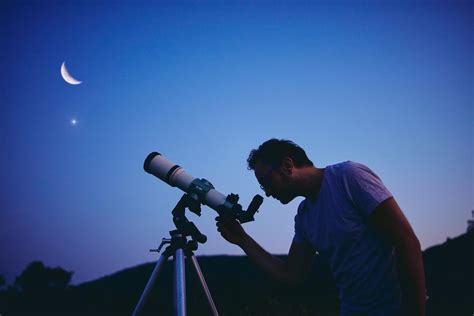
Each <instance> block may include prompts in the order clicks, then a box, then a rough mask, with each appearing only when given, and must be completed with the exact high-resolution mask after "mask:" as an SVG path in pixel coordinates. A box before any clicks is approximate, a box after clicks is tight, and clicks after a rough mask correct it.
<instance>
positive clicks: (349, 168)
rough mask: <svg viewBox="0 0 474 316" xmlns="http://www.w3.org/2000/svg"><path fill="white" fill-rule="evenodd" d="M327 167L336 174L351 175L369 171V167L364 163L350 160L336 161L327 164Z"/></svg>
mask: <svg viewBox="0 0 474 316" xmlns="http://www.w3.org/2000/svg"><path fill="white" fill-rule="evenodd" d="M327 168H328V170H329V171H331V172H332V173H334V174H336V175H353V174H354V173H359V172H361V171H362V172H364V171H369V172H371V170H370V169H369V167H367V166H366V165H364V164H362V163H360V162H355V161H352V160H347V161H344V162H340V163H336V164H334V165H330V166H327Z"/></svg>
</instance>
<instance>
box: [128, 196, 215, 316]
mask: <svg viewBox="0 0 474 316" xmlns="http://www.w3.org/2000/svg"><path fill="white" fill-rule="evenodd" d="M186 208H189V209H190V210H191V211H193V212H200V209H199V204H196V202H195V200H194V199H193V198H190V197H189V196H188V195H187V194H185V195H183V197H182V198H181V200H180V201H179V202H178V204H177V205H176V207H175V208H174V210H173V212H172V214H173V222H174V223H175V225H176V227H177V230H172V231H170V235H171V239H166V238H163V239H162V242H161V244H160V246H159V247H158V249H156V250H153V249H152V250H150V251H156V252H160V250H161V248H162V247H163V246H164V245H166V244H169V246H168V247H166V249H165V251H164V252H163V254H162V255H161V256H160V258H159V259H158V262H157V263H156V265H155V268H154V269H153V272H152V273H151V276H150V278H149V279H148V282H147V284H146V286H145V290H144V291H143V293H142V295H141V296H140V299H139V301H138V303H137V306H136V307H135V310H134V311H133V316H138V314H139V313H140V311H141V310H142V308H143V305H144V303H145V301H146V298H147V296H148V295H149V293H150V291H151V288H152V286H153V283H154V282H155V280H156V278H157V276H158V274H159V272H160V270H161V268H162V267H163V264H164V263H165V262H166V261H167V260H168V258H169V257H170V256H172V255H173V258H174V273H173V284H174V289H173V309H174V314H175V315H177V316H186V275H185V265H184V257H185V256H186V257H188V258H190V259H191V261H192V263H193V266H194V269H195V270H196V273H197V275H198V278H199V282H200V283H201V286H202V288H203V290H204V293H205V294H206V298H207V301H208V303H209V306H210V308H211V310H212V314H213V315H214V316H218V315H219V313H218V312H217V309H216V306H215V304H214V301H213V300H212V296H211V293H210V292H209V288H208V287H207V284H206V280H205V279H204V276H203V274H202V272H201V268H200V267H199V263H198V261H197V259H196V257H195V256H194V253H193V251H195V250H197V248H198V243H197V242H198V241H199V242H200V243H204V242H206V240H207V237H206V236H205V235H203V234H201V233H200V232H199V230H198V229H197V227H196V226H195V225H194V224H193V223H192V222H189V221H188V220H187V219H186V217H185V216H184V212H185V209H186ZM187 236H191V237H192V240H189V241H188V240H187Z"/></svg>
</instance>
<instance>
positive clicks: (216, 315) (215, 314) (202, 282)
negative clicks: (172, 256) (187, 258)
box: [191, 255, 219, 316]
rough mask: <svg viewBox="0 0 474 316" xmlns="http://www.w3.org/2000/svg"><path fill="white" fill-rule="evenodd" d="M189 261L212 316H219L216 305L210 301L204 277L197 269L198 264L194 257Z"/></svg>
mask: <svg viewBox="0 0 474 316" xmlns="http://www.w3.org/2000/svg"><path fill="white" fill-rule="evenodd" d="M191 260H192V261H193V265H194V268H195V269H196V273H197V275H198V277H199V281H200V282H201V286H202V289H203V290H204V293H206V297H207V301H208V303H209V307H211V309H212V315H214V316H219V313H218V312H217V308H216V305H215V304H214V301H213V300H212V296H211V292H209V288H208V287H207V284H206V280H205V279H204V275H203V274H202V271H201V268H200V267H199V263H198V261H197V259H196V257H195V256H194V255H192V256H191Z"/></svg>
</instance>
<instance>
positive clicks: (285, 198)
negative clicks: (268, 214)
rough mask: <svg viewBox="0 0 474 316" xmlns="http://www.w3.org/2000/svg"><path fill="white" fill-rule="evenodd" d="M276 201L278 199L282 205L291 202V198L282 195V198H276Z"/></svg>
mask: <svg viewBox="0 0 474 316" xmlns="http://www.w3.org/2000/svg"><path fill="white" fill-rule="evenodd" d="M276 199H277V200H278V201H280V203H281V204H283V205H286V204H288V203H290V202H291V200H293V198H287V197H283V198H276Z"/></svg>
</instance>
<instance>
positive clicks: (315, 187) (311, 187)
mask: <svg viewBox="0 0 474 316" xmlns="http://www.w3.org/2000/svg"><path fill="white" fill-rule="evenodd" d="M323 177H324V168H317V167H308V168H305V170H304V172H302V174H301V179H300V184H301V195H302V196H304V197H305V198H308V199H313V198H315V197H316V196H318V193H319V191H320V189H321V184H322V183H323Z"/></svg>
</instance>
